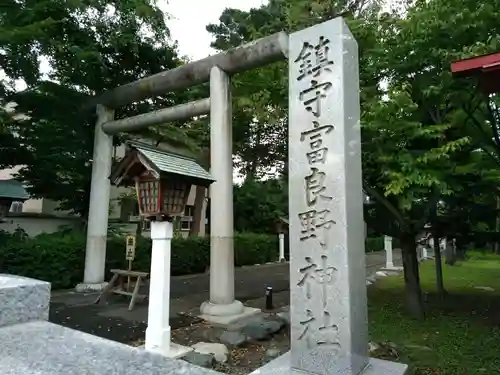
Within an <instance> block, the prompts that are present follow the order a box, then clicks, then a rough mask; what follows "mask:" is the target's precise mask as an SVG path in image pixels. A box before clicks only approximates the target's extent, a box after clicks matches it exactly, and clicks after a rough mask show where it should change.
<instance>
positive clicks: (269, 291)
mask: <svg viewBox="0 0 500 375" xmlns="http://www.w3.org/2000/svg"><path fill="white" fill-rule="evenodd" d="M273 308H274V307H273V287H272V286H268V287H267V288H266V310H272V309H273Z"/></svg>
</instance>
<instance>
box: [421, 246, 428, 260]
mask: <svg viewBox="0 0 500 375" xmlns="http://www.w3.org/2000/svg"><path fill="white" fill-rule="evenodd" d="M422 254H423V255H422V257H423V258H424V259H427V258H429V253H428V252H427V246H424V248H423V250H422Z"/></svg>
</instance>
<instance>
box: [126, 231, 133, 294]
mask: <svg viewBox="0 0 500 375" xmlns="http://www.w3.org/2000/svg"><path fill="white" fill-rule="evenodd" d="M125 259H126V260H128V270H129V271H131V270H132V262H133V260H134V259H135V236H127V238H126V240H125ZM127 291H130V276H129V277H127Z"/></svg>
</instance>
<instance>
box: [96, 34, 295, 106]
mask: <svg viewBox="0 0 500 375" xmlns="http://www.w3.org/2000/svg"><path fill="white" fill-rule="evenodd" d="M287 57H288V34H287V33H285V32H284V31H281V32H279V33H276V34H273V35H270V36H267V37H265V38H261V39H258V40H255V41H253V42H250V43H247V44H243V45H241V46H239V47H236V48H232V49H229V50H227V51H224V52H221V53H218V54H216V55H212V56H208V57H205V58H204V59H201V60H198V61H193V62H189V63H187V64H184V65H181V66H179V67H177V68H174V69H170V70H166V71H164V72H161V73H157V74H154V75H152V76H149V77H145V78H142V79H139V80H137V81H134V82H131V83H127V84H126V85H123V86H119V87H116V88H114V89H112V90H108V91H106V92H104V93H103V94H102V95H100V96H97V97H96V98H94V99H93V100H91V101H90V103H89V104H88V106H89V107H95V106H96V105H97V104H102V105H104V106H106V107H108V108H114V109H116V108H118V107H120V106H123V105H126V104H129V103H133V102H137V101H140V100H143V99H147V98H151V97H154V96H157V95H162V94H165V93H167V92H169V91H174V90H180V89H185V88H188V87H191V86H195V85H198V84H200V83H204V82H207V81H208V80H209V78H210V71H211V69H212V68H213V67H215V66H217V67H219V68H220V69H222V70H224V71H225V72H226V73H228V74H235V73H241V72H244V71H246V70H250V69H253V68H258V67H261V66H264V65H267V64H270V63H273V62H276V61H280V60H284V59H286V58H287Z"/></svg>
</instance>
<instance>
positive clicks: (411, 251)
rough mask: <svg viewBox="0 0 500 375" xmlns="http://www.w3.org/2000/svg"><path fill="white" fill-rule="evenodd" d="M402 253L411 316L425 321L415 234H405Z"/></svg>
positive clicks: (406, 296) (406, 297)
mask: <svg viewBox="0 0 500 375" xmlns="http://www.w3.org/2000/svg"><path fill="white" fill-rule="evenodd" d="M401 251H402V255H403V267H404V280H405V299H406V307H407V309H408V311H409V313H410V315H411V316H413V317H414V318H416V319H424V318H425V312H424V304H423V300H422V289H421V288H420V276H419V270H418V260H417V245H416V243H415V234H413V233H405V234H403V235H402V236H401Z"/></svg>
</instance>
